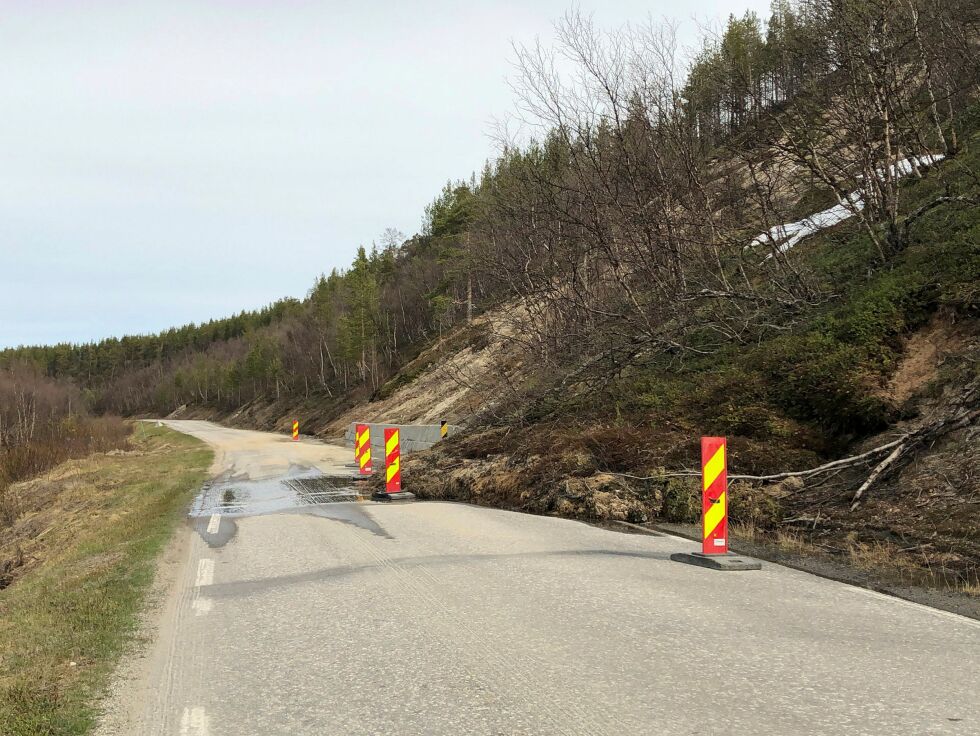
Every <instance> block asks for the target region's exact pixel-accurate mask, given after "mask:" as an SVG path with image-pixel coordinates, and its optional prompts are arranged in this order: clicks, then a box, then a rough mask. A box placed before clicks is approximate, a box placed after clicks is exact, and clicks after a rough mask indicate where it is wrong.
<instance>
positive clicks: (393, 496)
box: [371, 491, 415, 501]
mask: <svg viewBox="0 0 980 736" xmlns="http://www.w3.org/2000/svg"><path fill="white" fill-rule="evenodd" d="M371 499H372V500H374V501H414V500H415V494H414V493H410V492H409V491H398V492H397V493H385V492H384V491H375V492H374V493H373V494H372V495H371Z"/></svg>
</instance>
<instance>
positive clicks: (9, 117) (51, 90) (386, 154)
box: [0, 0, 769, 348]
mask: <svg viewBox="0 0 980 736" xmlns="http://www.w3.org/2000/svg"><path fill="white" fill-rule="evenodd" d="M768 4H769V3H768V0H765V2H760V1H759V0H701V2H699V3H696V4H693V3H688V2H677V1H676V0H646V1H645V2H640V1H639V0H601V1H600V0H592V1H591V2H590V1H583V2H579V3H578V4H577V7H578V8H579V9H580V10H581V11H583V12H585V13H591V14H593V15H594V17H595V20H596V22H597V23H599V24H600V25H602V26H604V27H607V28H615V27H618V26H621V25H622V24H624V23H626V22H638V21H640V22H642V21H643V20H644V19H646V18H647V17H653V18H671V19H674V20H676V21H678V22H680V23H681V40H682V41H683V42H685V43H687V44H691V45H693V43H694V41H695V39H696V35H697V28H698V25H699V24H704V23H705V22H711V21H713V20H714V21H718V20H719V19H723V18H725V17H727V15H728V14H729V13H732V12H734V13H737V14H741V13H743V12H744V11H745V10H746V9H753V10H756V11H757V12H759V13H760V15H762V16H763V17H764V16H765V14H766V13H765V11H766V8H767V7H768ZM569 7H570V4H569V2H568V1H567V0H566V1H565V2H559V1H558V0H540V1H535V0H525V1H523V2H520V1H515V2H490V1H489V0H469V2H465V3H464V2H443V1H441V0H433V1H426V2H405V1H404V0H361V1H360V2H350V1H349V0H345V1H343V2H328V1H326V0H321V1H320V2H313V1H312V0H306V1H303V0H209V1H208V2H204V1H203V0H201V1H199V2H184V1H182V0H125V1H124V0H111V1H110V0H102V1H99V0H88V1H84V0H2V4H0V69H2V70H3V73H2V74H0V111H2V112H0V348H2V347H10V346H16V345H22V344H50V343H57V342H75V343H78V342H87V341H91V340H97V339H101V338H104V337H110V336H120V335H123V334H145V333H149V332H156V331H159V330H161V329H166V328H167V327H170V326H175V325H181V324H186V323H190V322H202V321H207V320H208V319H212V318H218V317H223V316H228V315H230V314H234V313H237V312H239V311H241V310H242V309H254V308H256V307H261V306H263V305H266V304H268V303H270V302H272V301H274V300H276V299H279V298H282V297H286V296H293V297H298V298H301V297H303V296H304V295H305V293H306V291H307V290H308V289H309V287H310V286H311V285H312V283H313V281H314V279H315V278H316V276H317V275H318V274H320V273H328V272H329V271H330V270H331V269H332V268H345V267H346V266H347V265H349V263H350V261H351V258H352V257H353V254H354V252H355V250H356V248H357V247H358V245H362V244H363V245H365V246H370V244H371V243H372V242H373V241H377V240H379V238H380V236H381V233H382V232H383V231H384V230H385V228H388V227H394V228H397V229H398V230H400V231H402V232H403V233H405V234H406V235H411V234H413V233H415V232H417V231H418V230H419V229H420V227H421V224H422V215H423V211H424V208H425V205H426V204H427V203H428V202H430V201H431V200H432V199H433V198H434V197H435V196H436V195H437V194H438V192H439V190H440V189H441V187H442V186H443V185H444V184H445V182H446V181H447V180H449V179H451V178H452V179H459V178H467V177H468V176H469V175H470V174H471V173H472V172H473V171H478V170H479V169H480V168H481V167H482V165H483V163H484V161H485V160H486V159H487V158H489V157H492V156H493V154H494V152H495V145H496V144H495V143H494V140H493V133H494V130H495V125H496V121H500V120H505V119H506V118H507V116H508V115H509V114H511V113H512V112H513V111H514V100H513V94H512V92H511V89H510V87H509V86H508V78H509V77H512V76H513V67H512V62H513V60H514V53H513V50H512V43H517V44H529V43H533V42H534V40H535V39H536V38H541V39H542V41H544V42H548V41H549V40H550V39H551V38H552V37H553V24H554V21H555V20H556V19H558V18H560V17H561V15H562V14H563V13H564V12H565V11H567V10H568V9H569ZM695 13H696V15H694V14H695Z"/></svg>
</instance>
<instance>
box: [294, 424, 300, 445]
mask: <svg viewBox="0 0 980 736" xmlns="http://www.w3.org/2000/svg"><path fill="white" fill-rule="evenodd" d="M298 441H299V422H293V442H298Z"/></svg>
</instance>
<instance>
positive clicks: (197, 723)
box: [180, 708, 211, 736]
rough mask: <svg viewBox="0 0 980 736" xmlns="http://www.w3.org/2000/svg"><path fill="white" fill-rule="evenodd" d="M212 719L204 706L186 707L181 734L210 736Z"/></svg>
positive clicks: (181, 720)
mask: <svg viewBox="0 0 980 736" xmlns="http://www.w3.org/2000/svg"><path fill="white" fill-rule="evenodd" d="M210 731H211V719H210V718H208V714H207V713H205V712H204V708H184V714H183V715H182V716H181V718H180V736H208V734H209V733H210Z"/></svg>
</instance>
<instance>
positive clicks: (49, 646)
mask: <svg viewBox="0 0 980 736" xmlns="http://www.w3.org/2000/svg"><path fill="white" fill-rule="evenodd" d="M210 462H211V453H210V451H209V450H208V449H207V448H206V447H204V446H203V445H202V444H201V443H199V442H198V441H197V440H194V439H192V438H190V437H187V436H186V435H182V434H178V433H175V432H171V431H169V430H166V429H161V428H155V427H147V428H137V429H136V430H135V432H134V433H133V434H132V436H131V437H130V438H128V440H127V445H126V449H116V450H112V451H110V452H108V453H96V454H93V455H89V456H87V457H83V458H81V459H73V460H69V461H67V462H64V463H62V464H60V465H58V466H57V467H55V468H54V469H53V470H51V471H50V472H48V473H47V474H45V475H42V476H41V477H38V478H36V479H34V480H30V481H26V482H23V483H19V484H16V485H14V486H12V487H11V488H9V489H8V491H7V493H8V495H9V496H10V497H12V498H13V499H15V503H16V508H17V510H18V513H17V515H16V517H15V518H14V519H12V520H10V519H8V520H6V521H5V523H4V524H3V525H0V560H6V559H16V560H18V564H17V565H16V566H14V568H13V569H11V570H10V571H9V572H8V577H7V582H6V587H5V588H4V589H3V590H0V733H2V734H4V735H5V736H28V735H30V736H40V735H42V734H44V735H48V734H50V735H55V734H57V735H59V736H60V735H61V734H84V733H88V732H89V731H90V729H91V728H92V727H93V726H94V724H95V718H96V715H97V711H96V705H97V699H98V698H99V697H100V696H101V694H102V693H103V690H104V688H105V686H106V684H107V681H108V677H109V675H110V674H111V672H112V668H113V666H114V664H115V662H116V660H117V659H118V657H119V655H120V654H121V653H122V652H123V651H124V648H125V646H126V644H127V643H128V642H130V640H131V638H132V635H133V634H134V632H135V630H136V626H137V623H138V615H139V612H140V610H141V607H142V604H143V600H144V596H145V594H146V593H147V590H148V588H149V586H150V583H151V582H152V580H153V576H154V571H155V568H156V559H157V556H158V555H159V553H160V552H161V550H162V548H163V546H164V545H165V544H166V542H167V540H168V539H170V537H171V535H172V533H173V530H174V528H175V526H176V524H177V523H178V522H179V520H180V519H181V518H183V515H184V513H185V511H186V508H187V504H188V503H189V501H190V500H191V499H192V497H193V494H194V493H195V492H196V491H197V490H198V489H199V488H200V486H201V484H202V483H203V481H204V479H205V476H206V470H207V467H208V466H209V464H210Z"/></svg>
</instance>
